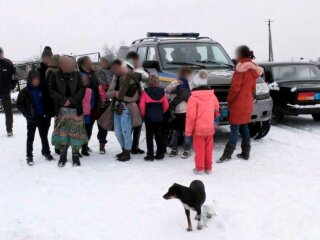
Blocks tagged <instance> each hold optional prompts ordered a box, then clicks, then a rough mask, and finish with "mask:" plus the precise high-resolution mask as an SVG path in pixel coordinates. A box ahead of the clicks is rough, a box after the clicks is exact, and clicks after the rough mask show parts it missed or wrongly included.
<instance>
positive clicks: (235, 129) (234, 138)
mask: <svg viewBox="0 0 320 240" xmlns="http://www.w3.org/2000/svg"><path fill="white" fill-rule="evenodd" d="M230 130H231V133H230V140H229V143H230V144H231V145H232V146H234V147H235V146H236V145H237V142H238V139H239V131H240V132H241V136H242V141H244V142H248V143H250V131H249V125H248V124H244V125H230Z"/></svg>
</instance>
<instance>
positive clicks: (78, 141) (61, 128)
mask: <svg viewBox="0 0 320 240" xmlns="http://www.w3.org/2000/svg"><path fill="white" fill-rule="evenodd" d="M87 142H88V137H87V133H86V129H85V124H84V120H83V116H78V115H77V110H76V109H74V108H64V107H62V108H60V111H59V114H58V116H57V117H56V120H55V123H54V131H53V133H52V145H54V146H56V147H57V148H60V147H61V146H71V147H72V149H80V148H81V147H82V145H83V144H85V143H87Z"/></svg>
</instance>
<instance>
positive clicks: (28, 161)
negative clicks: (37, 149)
mask: <svg viewBox="0 0 320 240" xmlns="http://www.w3.org/2000/svg"><path fill="white" fill-rule="evenodd" d="M27 164H28V165H29V166H33V165H34V163H33V156H27Z"/></svg>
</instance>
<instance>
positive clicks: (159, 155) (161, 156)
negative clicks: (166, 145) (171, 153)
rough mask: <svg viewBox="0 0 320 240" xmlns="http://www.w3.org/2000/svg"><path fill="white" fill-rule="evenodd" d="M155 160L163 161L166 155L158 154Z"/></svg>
mask: <svg viewBox="0 0 320 240" xmlns="http://www.w3.org/2000/svg"><path fill="white" fill-rule="evenodd" d="M155 159H156V160H162V159H164V153H157V154H156V156H155Z"/></svg>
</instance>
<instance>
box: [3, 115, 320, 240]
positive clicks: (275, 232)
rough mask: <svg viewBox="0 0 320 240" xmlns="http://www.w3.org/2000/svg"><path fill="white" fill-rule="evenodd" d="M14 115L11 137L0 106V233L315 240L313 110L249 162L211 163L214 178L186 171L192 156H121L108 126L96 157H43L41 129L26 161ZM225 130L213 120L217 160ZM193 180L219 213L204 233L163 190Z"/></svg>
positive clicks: (6, 239)
mask: <svg viewBox="0 0 320 240" xmlns="http://www.w3.org/2000/svg"><path fill="white" fill-rule="evenodd" d="M14 119H15V122H14V137H13V138H7V137H6V135H5V127H4V115H3V114H0V146H1V150H0V239H1V240H60V239H63V240H82V239H83V240H100V239H101V240H102V239H103V240H109V239H111V240H118V239H119V240H126V239H135V240H136V239H148V240H149V239H152V240H162V239H170V240H181V239H186V240H191V239H216V240H235V239H237V240H242V239H245V240H262V239H263V240H278V239H279V240H302V239H303V240H316V239H319V236H320V228H319V223H320V208H319V204H320V184H319V183H320V154H319V151H320V150H319V147H320V128H319V126H320V123H317V122H314V121H313V120H312V119H311V118H310V117H298V118H296V117H292V118H288V119H287V125H280V126H277V127H273V128H272V130H271V132H270V134H269V135H268V136H267V137H266V138H265V139H263V140H260V141H256V142H254V143H253V151H252V157H251V160H250V161H248V162H245V161H241V160H234V161H230V162H229V163H225V164H220V165H218V164H215V166H214V171H213V174H212V175H210V176H195V175H194V174H193V173H192V171H191V170H192V168H193V166H194V164H193V158H190V159H187V160H182V159H180V158H174V159H169V158H167V159H166V160H164V161H160V162H156V161H155V162H152V163H149V162H144V161H143V160H142V156H138V157H134V159H133V160H132V161H130V162H128V163H119V162H117V161H115V160H114V155H115V154H116V153H118V151H119V150H120V149H119V146H118V144H117V142H116V139H115V137H114V134H113V133H110V135H109V136H108V140H109V143H108V145H107V151H108V152H107V154H106V155H104V156H103V155H99V154H98V142H97V140H96V138H95V134H93V137H92V139H93V140H92V142H91V143H90V146H91V147H92V148H93V150H94V153H93V154H92V157H90V158H85V159H83V160H82V167H80V168H73V167H72V166H71V164H70V163H68V165H67V166H66V167H65V168H63V169H59V168H58V167H57V161H55V162H46V161H45V160H44V159H43V157H41V154H40V145H39V143H40V141H39V138H38V137H37V138H36V139H37V140H36V142H35V151H34V153H35V165H34V166H33V167H29V166H27V164H26V162H25V138H26V123H25V120H24V119H23V117H22V116H21V115H20V114H15V115H14ZM96 131H97V129H96V127H95V133H96ZM143 135H144V134H143ZM227 137H228V128H227V127H221V128H219V129H218V132H217V135H216V148H215V159H217V158H218V157H219V156H220V154H221V153H222V150H223V146H224V144H225V142H226V140H227ZM141 146H142V147H143V148H145V140H144V137H143V138H142V141H141ZM238 150H239V149H238ZM55 158H56V159H57V158H58V156H55ZM69 159H70V155H69ZM194 179H201V180H202V181H203V182H204V183H205V185H206V191H207V203H208V204H212V202H213V200H215V203H216V204H215V211H217V212H218V216H217V217H216V218H215V219H214V220H213V221H211V222H210V223H209V224H208V227H207V228H204V229H203V230H202V231H197V230H196V221H194V220H193V226H194V231H193V232H191V233H189V232H187V231H186V228H187V220H186V217H185V214H184V210H183V208H182V206H181V203H180V202H179V201H177V200H170V201H166V200H164V199H163V198H162V196H163V194H164V193H166V191H167V189H168V188H169V187H170V186H171V185H172V184H173V183H174V182H177V183H180V184H184V185H188V184H189V183H190V182H191V181H192V180H194ZM192 219H194V213H193V218H192Z"/></svg>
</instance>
